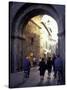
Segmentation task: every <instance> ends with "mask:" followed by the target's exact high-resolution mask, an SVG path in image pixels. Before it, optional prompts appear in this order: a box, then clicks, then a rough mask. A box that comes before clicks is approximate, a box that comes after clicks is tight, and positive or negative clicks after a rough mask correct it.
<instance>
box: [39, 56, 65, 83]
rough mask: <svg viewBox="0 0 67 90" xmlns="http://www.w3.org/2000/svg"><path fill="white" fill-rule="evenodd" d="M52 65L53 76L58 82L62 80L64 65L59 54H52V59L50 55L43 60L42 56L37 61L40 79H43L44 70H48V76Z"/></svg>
mask: <svg viewBox="0 0 67 90" xmlns="http://www.w3.org/2000/svg"><path fill="white" fill-rule="evenodd" d="M52 67H53V72H54V78H58V81H59V82H60V81H62V82H63V74H64V71H63V68H64V67H63V60H62V58H61V57H60V55H57V56H56V55H53V57H52V59H51V57H48V59H47V61H46V60H44V58H42V60H41V61H40V63H39V70H40V76H41V81H42V80H44V74H45V71H46V70H48V78H50V74H51V70H52Z"/></svg>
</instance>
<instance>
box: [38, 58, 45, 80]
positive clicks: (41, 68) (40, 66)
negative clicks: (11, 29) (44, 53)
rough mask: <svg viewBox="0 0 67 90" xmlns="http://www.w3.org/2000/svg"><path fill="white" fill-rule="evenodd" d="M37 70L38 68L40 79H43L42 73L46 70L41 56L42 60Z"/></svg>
mask: <svg viewBox="0 0 67 90" xmlns="http://www.w3.org/2000/svg"><path fill="white" fill-rule="evenodd" d="M39 70H40V76H41V81H42V80H44V73H45V70H46V64H45V61H44V58H42V60H41V61H40V63H39Z"/></svg>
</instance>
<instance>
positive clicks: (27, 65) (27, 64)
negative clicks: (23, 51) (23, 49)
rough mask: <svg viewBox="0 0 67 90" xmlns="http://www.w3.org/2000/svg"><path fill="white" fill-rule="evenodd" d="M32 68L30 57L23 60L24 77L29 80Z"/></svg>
mask: <svg viewBox="0 0 67 90" xmlns="http://www.w3.org/2000/svg"><path fill="white" fill-rule="evenodd" d="M30 68H31V64H30V60H29V57H28V56H26V57H25V59H24V60H23V71H24V74H25V75H24V76H25V78H29V74H30Z"/></svg>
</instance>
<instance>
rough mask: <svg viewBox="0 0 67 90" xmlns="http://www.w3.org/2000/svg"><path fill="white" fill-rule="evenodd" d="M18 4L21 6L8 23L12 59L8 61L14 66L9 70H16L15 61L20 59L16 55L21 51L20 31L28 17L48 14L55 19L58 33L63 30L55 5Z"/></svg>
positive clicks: (21, 31)
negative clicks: (9, 23)
mask: <svg viewBox="0 0 67 90" xmlns="http://www.w3.org/2000/svg"><path fill="white" fill-rule="evenodd" d="M18 5H19V6H21V7H20V8H18V10H17V13H16V14H15V15H14V17H13V20H12V22H11V25H10V32H11V34H10V38H11V40H10V45H11V44H12V45H11V49H10V51H11V53H12V54H11V57H12V59H11V60H10V62H11V63H13V64H12V65H13V66H14V67H13V66H11V67H13V70H12V71H11V70H10V71H11V72H16V71H17V61H18V59H22V58H19V57H20V56H18V55H20V54H18V53H21V52H22V50H21V47H22V43H21V40H24V38H23V37H22V33H23V29H24V27H25V25H26V24H27V22H28V21H29V20H30V18H32V17H34V16H36V15H43V14H48V15H50V16H52V17H53V18H54V19H55V20H56V21H57V23H58V30H59V31H58V32H59V33H60V32H63V24H62V19H61V17H60V15H59V13H58V12H57V10H56V9H55V7H57V6H54V5H48V4H28V5H27V4H22V5H20V4H18ZM26 5H27V6H26ZM17 7H18V6H17ZM23 9H24V10H23ZM59 36H60V35H59ZM18 40H19V41H18ZM60 41H61V39H60V38H59V42H60ZM19 43H20V44H19ZM59 44H60V43H59ZM16 48H17V49H16ZM58 51H60V47H59V49H58ZM17 52H18V53H17ZM21 61H22V60H21ZM11 67H10V68H11Z"/></svg>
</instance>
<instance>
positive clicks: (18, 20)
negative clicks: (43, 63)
mask: <svg viewBox="0 0 67 90" xmlns="http://www.w3.org/2000/svg"><path fill="white" fill-rule="evenodd" d="M64 8H65V7H64V6H63V5H61V6H59V5H48V4H35V3H20V2H19V3H17V2H15V3H13V2H12V3H10V13H9V14H10V21H9V23H10V27H9V29H10V62H9V63H10V66H9V67H10V69H9V70H10V73H15V72H18V71H22V69H23V68H22V62H23V58H24V57H25V55H26V54H27V53H28V52H26V51H25V49H24V48H26V49H30V52H36V53H34V54H35V55H36V56H37V57H39V56H40V55H41V54H42V53H43V50H40V47H41V45H40V44H42V41H41V43H40V37H41V36H40V35H38V34H37V33H39V32H40V31H41V29H42V27H41V25H42V26H43V27H44V28H46V26H45V23H46V22H45V23H44V22H43V20H44V18H45V19H46V17H47V18H48V17H51V18H52V19H53V20H54V21H55V22H56V24H55V25H56V26H57V27H54V28H57V32H58V38H57V41H58V43H56V44H58V45H56V46H58V49H56V50H55V52H54V53H58V54H60V56H61V57H62V58H63V59H64V60H65V29H64V18H65V17H64ZM59 11H60V13H59ZM36 18H38V20H39V21H41V23H39V22H38V21H37V20H36ZM46 21H47V20H46ZM36 22H37V23H36ZM47 22H48V23H49V22H51V21H50V20H48V21H47ZM31 23H33V24H35V26H36V27H35V26H34V25H32V24H31ZM38 23H39V25H38ZM40 24H41V25H40ZM34 27H35V29H36V30H39V31H34V33H32V30H31V29H33V28H34ZM48 27H50V25H48ZM37 28H38V29H37ZM28 29H29V30H28ZM48 29H49V30H48ZM48 29H47V28H46V30H47V31H48V34H49V36H50V31H51V28H48ZM33 30H34V29H33ZM25 31H26V32H27V31H29V32H27V34H28V37H29V38H31V39H30V44H31V47H32V46H33V41H34V38H33V37H36V38H35V41H36V42H37V43H38V44H37V43H36V44H35V45H36V47H37V45H39V46H38V48H37V49H35V50H34V49H33V48H31V47H30V45H28V46H29V47H30V48H29V47H28V46H25V45H27V44H29V40H28V41H27V42H25V39H26V37H27V34H25V33H26V32H25ZM35 32H37V33H35ZM52 32H53V35H54V34H55V33H56V31H52ZM41 33H42V32H41ZM25 35H26V36H25ZM46 35H47V34H46ZM56 35H57V33H56ZM32 36H33V37H32ZM53 37H54V36H53ZM27 39H28V38H27ZM36 39H37V40H36ZM62 41H63V42H62ZM54 44H55V43H54ZM54 46H55V45H54ZM45 47H47V46H45ZM55 48H56V47H55ZM42 49H43V48H42ZM50 50H52V49H50ZM27 51H29V50H27ZM41 51H42V53H41ZM30 52H29V53H30ZM37 52H39V53H38V54H37ZM44 52H45V51H44ZM61 52H62V53H61ZM25 53H26V54H25ZM35 55H34V56H35ZM41 56H42V55H41ZM41 56H40V57H41Z"/></svg>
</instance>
